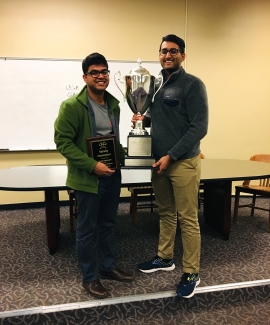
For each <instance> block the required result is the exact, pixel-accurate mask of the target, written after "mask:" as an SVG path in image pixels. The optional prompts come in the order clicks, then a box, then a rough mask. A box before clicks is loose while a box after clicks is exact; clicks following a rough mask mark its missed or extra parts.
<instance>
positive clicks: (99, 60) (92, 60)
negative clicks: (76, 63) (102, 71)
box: [82, 52, 108, 74]
mask: <svg viewBox="0 0 270 325" xmlns="http://www.w3.org/2000/svg"><path fill="white" fill-rule="evenodd" d="M93 64H96V65H99V64H103V65H105V66H106V68H107V69H108V62H107V60H106V59H105V56H103V55H102V54H99V53H97V52H95V53H92V54H89V55H88V56H87V57H86V58H85V59H84V60H83V62H82V70H83V73H84V74H86V73H87V71H88V68H89V67H90V65H93Z"/></svg>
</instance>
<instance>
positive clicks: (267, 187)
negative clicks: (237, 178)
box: [233, 154, 270, 232]
mask: <svg viewBox="0 0 270 325" xmlns="http://www.w3.org/2000/svg"><path fill="white" fill-rule="evenodd" d="M250 160H253V161H261V162H266V163H270V154H269V155H268V154H259V155H254V156H252V157H251V158H250ZM250 182H251V181H250V180H245V181H244V182H243V185H241V186H235V204H234V216H233V222H234V223H236V222H237V218H238V209H239V208H243V207H248V208H250V209H251V216H252V217H253V216H254V210H255V209H258V210H263V211H268V213H269V223H268V230H267V231H268V232H270V206H269V209H267V208H263V207H260V206H258V205H256V197H257V195H258V196H261V197H269V198H270V179H269V178H265V179H260V180H259V184H258V185H253V184H252V185H251V184H250ZM241 192H243V193H249V194H252V201H251V203H249V204H242V205H239V200H240V193H241Z"/></svg>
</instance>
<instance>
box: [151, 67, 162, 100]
mask: <svg viewBox="0 0 270 325" xmlns="http://www.w3.org/2000/svg"><path fill="white" fill-rule="evenodd" d="M158 82H160V85H159V87H158V89H157V91H156V92H155V93H154V95H153V98H152V103H153V102H154V99H155V96H156V94H157V92H158V91H159V90H160V88H161V86H162V85H163V76H162V73H161V72H160V73H159V74H158V77H157V82H156V84H157V83H158Z"/></svg>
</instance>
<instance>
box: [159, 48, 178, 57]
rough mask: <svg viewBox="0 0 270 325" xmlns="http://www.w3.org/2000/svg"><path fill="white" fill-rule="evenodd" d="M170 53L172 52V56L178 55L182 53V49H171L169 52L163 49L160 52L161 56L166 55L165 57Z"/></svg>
mask: <svg viewBox="0 0 270 325" xmlns="http://www.w3.org/2000/svg"><path fill="white" fill-rule="evenodd" d="M168 52H170V54H171V55H176V54H177V53H178V52H179V53H180V49H175V48H173V49H169V50H167V49H161V50H160V51H159V55H164V56H165V55H167V53H168Z"/></svg>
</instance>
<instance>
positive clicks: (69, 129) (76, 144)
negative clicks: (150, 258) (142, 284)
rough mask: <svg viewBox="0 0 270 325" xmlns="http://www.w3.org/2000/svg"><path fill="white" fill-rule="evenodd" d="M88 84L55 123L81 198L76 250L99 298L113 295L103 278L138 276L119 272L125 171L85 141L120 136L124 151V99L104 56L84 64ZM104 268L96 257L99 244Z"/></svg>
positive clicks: (89, 285) (89, 286) (70, 184)
mask: <svg viewBox="0 0 270 325" xmlns="http://www.w3.org/2000/svg"><path fill="white" fill-rule="evenodd" d="M82 69H83V73H84V74H83V79H84V81H85V83H86V86H85V87H84V88H83V89H82V90H81V92H80V93H79V94H77V95H74V96H72V97H71V98H68V99H67V100H65V101H63V102H62V104H61V106H60V110H59V115H58V117H57V119H56V121H55V124H54V127H55V135H54V140H55V143H56V146H57V149H58V151H59V152H60V153H61V154H62V155H63V156H64V157H65V158H66V159H67V161H68V174H67V180H66V185H67V186H68V187H69V188H71V189H73V190H74V191H75V196H76V200H77V206H78V210H77V229H76V251H77V258H78V263H79V266H80V269H81V272H82V278H83V286H84V288H85V289H86V290H87V291H88V292H89V293H90V294H91V295H92V296H94V297H96V298H105V297H107V296H108V291H107V290H106V288H104V287H103V285H102V284H101V282H100V280H99V279H100V278H106V279H111V280H116V281H125V282H128V281H132V280H133V274H132V273H131V272H125V271H123V270H120V269H118V268H116V264H115V244H114V226H115V222H116V215H117V209H118V203H119V196H120V189H121V172H120V170H113V169H110V168H109V167H108V166H107V165H106V164H104V163H102V162H100V161H96V160H95V159H94V158H90V157H89V156H88V150H87V142H86V138H89V137H96V136H105V135H108V134H115V135H116V139H117V150H119V156H120V157H123V156H124V150H123V148H122V146H121V145H120V142H119V116H120V108H119V101H118V100H117V99H116V98H115V97H113V96H112V95H111V94H110V93H109V92H107V91H106V88H107V87H108V85H109V81H110V78H109V74H110V71H109V70H108V63H107V60H106V59H105V57H104V56H103V55H101V54H99V53H92V54H90V55H88V56H87V57H86V58H85V59H84V60H83V62H82ZM96 241H97V251H98V255H99V261H100V265H99V267H98V265H97V262H96V259H95V249H94V246H95V244H96Z"/></svg>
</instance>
